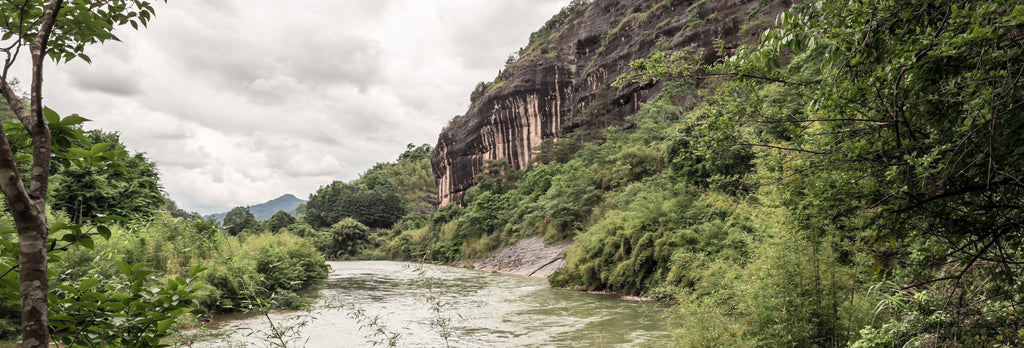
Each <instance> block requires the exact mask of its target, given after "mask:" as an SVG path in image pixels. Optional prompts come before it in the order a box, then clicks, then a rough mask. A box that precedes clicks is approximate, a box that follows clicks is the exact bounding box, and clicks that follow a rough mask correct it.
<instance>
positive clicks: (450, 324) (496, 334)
mask: <svg viewBox="0 0 1024 348" xmlns="http://www.w3.org/2000/svg"><path fill="white" fill-rule="evenodd" d="M329 264H330V265H331V267H332V268H333V269H334V270H335V271H334V273H331V274H330V275H329V278H328V279H327V280H326V281H325V282H324V283H323V286H322V288H321V289H320V290H319V297H320V299H321V302H319V304H318V305H317V306H315V307H316V308H317V309H316V310H314V311H312V312H290V313H274V314H272V315H270V319H271V321H268V320H267V319H266V318H264V317H261V316H249V317H242V318H237V319H233V320H229V321H227V322H226V323H225V324H223V325H221V326H220V329H216V330H213V331H211V332H209V334H208V335H205V336H204V337H205V338H204V340H205V342H200V343H197V344H195V345H194V346H197V347H237V346H270V345H269V344H267V343H268V341H267V340H268V339H270V337H269V336H272V335H268V334H269V333H270V332H271V326H270V324H269V323H270V322H273V324H274V325H275V326H276V327H278V328H285V329H296V330H295V331H289V332H288V335H285V336H287V339H288V340H290V344H289V346H306V347H373V346H375V345H376V346H378V347H387V346H388V345H389V344H391V343H394V344H395V346H398V347H445V346H451V347H635V346H652V347H660V346H667V345H669V342H670V338H671V334H670V333H669V332H670V329H669V328H668V326H667V325H666V324H665V322H666V320H665V318H664V315H665V314H666V313H667V307H666V306H665V305H662V304H658V303H652V302H629V301H622V300H619V299H618V298H617V297H615V296H608V295H594V294H584V293H579V292H574V291H567V290H561V289H553V288H551V287H550V286H549V285H548V284H547V281H546V280H544V279H537V278H528V277H521V276H513V275H505V274H497V273H487V272H479V271H473V270H468V269H463V268H457V267H449V266H437V265H424V264H413V263H404V262H392V261H351V262H330V263H329ZM374 319H376V321H375V320H374ZM378 330H379V331H380V332H381V333H379V334H375V333H377V332H378ZM396 334H397V336H394V335H396ZM446 336H447V341H446V339H445V337H446Z"/></svg>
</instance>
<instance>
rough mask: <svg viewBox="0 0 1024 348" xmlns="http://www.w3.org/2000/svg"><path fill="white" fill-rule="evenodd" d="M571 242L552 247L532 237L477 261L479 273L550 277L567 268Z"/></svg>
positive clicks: (475, 264) (538, 238)
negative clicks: (566, 262)
mask: <svg viewBox="0 0 1024 348" xmlns="http://www.w3.org/2000/svg"><path fill="white" fill-rule="evenodd" d="M570 245H572V241H571V240H567V241H563V242H561V243H558V244H554V245H548V244H547V243H544V240H543V239H541V238H540V237H530V238H526V239H523V240H520V241H518V242H515V243H512V244H511V245H508V246H505V247H503V248H501V249H498V250H495V251H493V252H491V253H490V254H487V257H485V258H484V259H483V260H479V261H476V262H473V268H474V269H476V270H479V271H487V272H498V273H506V274H517V275H521V276H527V277H537V278H547V277H548V276H549V275H551V274H552V273H555V271H557V270H558V269H559V268H562V266H565V249H566V248H568V247H569V246H570Z"/></svg>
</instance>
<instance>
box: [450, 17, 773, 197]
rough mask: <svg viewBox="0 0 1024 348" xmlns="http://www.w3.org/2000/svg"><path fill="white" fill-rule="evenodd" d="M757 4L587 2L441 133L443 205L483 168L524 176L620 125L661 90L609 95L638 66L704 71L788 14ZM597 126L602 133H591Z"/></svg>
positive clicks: (640, 88) (629, 89)
mask: <svg viewBox="0 0 1024 348" xmlns="http://www.w3.org/2000/svg"><path fill="white" fill-rule="evenodd" d="M762 2H763V1H758V0H634V1H628V0H595V1H593V3H591V4H590V5H589V6H587V7H586V8H584V9H583V10H582V11H580V12H579V13H577V14H575V15H573V16H571V17H570V18H569V19H568V20H567V21H566V22H565V23H564V24H562V25H561V26H559V27H557V28H555V29H554V30H553V31H552V33H551V35H550V37H548V38H547V40H546V41H544V42H538V43H537V44H536V45H531V48H532V49H531V48H528V49H527V50H528V51H529V52H524V54H523V56H522V57H521V58H520V59H519V60H518V61H516V62H515V63H513V64H511V65H510V66H508V67H507V68H506V69H505V70H504V71H503V72H502V73H501V74H500V75H499V76H498V78H497V79H496V81H495V83H494V84H493V86H492V87H491V88H489V89H488V91H487V92H486V93H485V94H483V96H482V97H481V98H480V99H478V100H477V101H476V102H475V103H474V104H473V105H472V106H471V107H470V109H469V110H468V111H467V112H466V114H465V115H464V116H463V117H462V118H461V119H460V120H458V121H457V122H455V123H454V124H453V125H452V126H451V127H450V128H449V129H446V130H445V131H443V132H442V133H441V135H440V137H439V139H438V142H437V146H436V147H434V151H433V153H432V154H431V165H432V167H433V172H434V176H435V179H436V181H437V186H438V196H439V197H438V198H439V201H440V205H441V206H444V205H447V204H449V203H452V202H455V203H460V204H461V203H462V197H463V195H464V193H465V191H466V190H468V189H469V188H470V187H473V185H475V184H476V176H477V175H478V174H480V173H481V172H482V171H483V166H484V163H486V162H487V161H490V160H495V159H505V160H507V161H508V163H509V164H510V165H511V167H512V168H513V169H521V168H523V167H524V166H526V165H528V164H529V162H530V160H531V159H532V158H533V156H534V155H535V154H536V153H537V152H536V151H537V147H538V145H540V144H541V142H543V141H544V140H545V139H555V140H557V139H558V138H559V137H561V136H563V135H565V134H569V133H570V132H572V131H573V130H576V129H578V128H581V127H588V126H589V127H607V126H609V125H613V124H615V123H616V122H617V123H619V124H621V123H622V122H623V120H625V118H626V117H627V116H629V115H631V114H633V113H634V112H636V111H637V110H638V109H639V107H640V105H642V104H643V103H645V102H647V101H649V100H651V99H653V98H654V97H656V96H657V93H658V91H659V90H660V86H658V85H642V84H638V83H628V84H624V85H620V86H612V83H613V82H614V81H616V80H617V79H619V77H621V76H622V75H624V74H627V73H629V72H630V71H631V69H632V68H631V67H630V64H631V63H632V62H633V61H634V60H637V59H640V58H645V57H647V56H648V55H650V54H651V53H652V52H654V51H655V50H663V51H677V50H680V49H684V48H687V47H689V48H692V49H693V50H694V51H697V50H701V51H702V52H704V53H703V56H702V58H703V59H704V60H705V61H708V62H710V61H712V60H714V59H715V58H716V56H715V53H714V51H715V49H714V47H715V42H716V41H717V40H719V39H720V40H723V41H724V42H725V47H726V48H729V47H735V46H736V45H738V44H739V43H740V42H742V41H744V40H751V39H752V38H755V37H756V36H757V35H759V34H760V32H761V30H763V29H764V27H765V26H766V25H767V24H769V23H771V21H772V20H774V18H775V17H776V15H777V14H778V13H780V12H781V11H783V10H785V9H787V8H788V7H789V2H788V1H784V0H783V1H767V2H765V3H762ZM541 47H542V48H541ZM595 113H597V114H600V115H597V116H598V117H595ZM597 118H600V120H601V121H600V122H601V124H600V125H594V124H592V123H595V122H596V121H595V119H597ZM609 120H610V122H611V124H609Z"/></svg>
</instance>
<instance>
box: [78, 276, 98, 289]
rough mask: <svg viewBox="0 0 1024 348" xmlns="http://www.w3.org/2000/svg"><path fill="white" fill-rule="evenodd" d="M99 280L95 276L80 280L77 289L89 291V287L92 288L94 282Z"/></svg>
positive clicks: (94, 284)
mask: <svg viewBox="0 0 1024 348" xmlns="http://www.w3.org/2000/svg"><path fill="white" fill-rule="evenodd" d="M99 281H100V280H99V279H96V278H88V279H85V280H82V283H81V284H79V285H78V289H79V290H81V291H89V289H92V287H93V286H96V283H98V282H99Z"/></svg>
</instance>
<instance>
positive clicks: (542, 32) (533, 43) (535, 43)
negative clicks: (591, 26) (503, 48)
mask: <svg viewBox="0 0 1024 348" xmlns="http://www.w3.org/2000/svg"><path fill="white" fill-rule="evenodd" d="M587 5H590V0H572V1H570V2H569V4H568V5H565V7H563V8H562V10H561V11H558V13H556V14H555V15H554V16H552V17H551V18H550V19H548V21H547V22H544V25H543V26H541V27H540V29H537V31H535V32H533V33H531V34H530V41H529V43H528V44H527V45H526V47H525V48H523V49H520V50H519V57H525V56H526V55H527V54H529V53H530V52H533V51H534V50H535V49H536V48H537V47H539V46H541V45H543V43H544V42H546V41H547V40H548V39H549V38H550V37H551V34H552V33H554V32H556V30H558V29H559V28H561V27H562V26H563V25H564V24H565V23H566V21H567V20H568V19H569V18H570V17H572V16H573V15H575V14H577V13H579V12H580V11H583V9H584V8H586V7H587Z"/></svg>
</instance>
